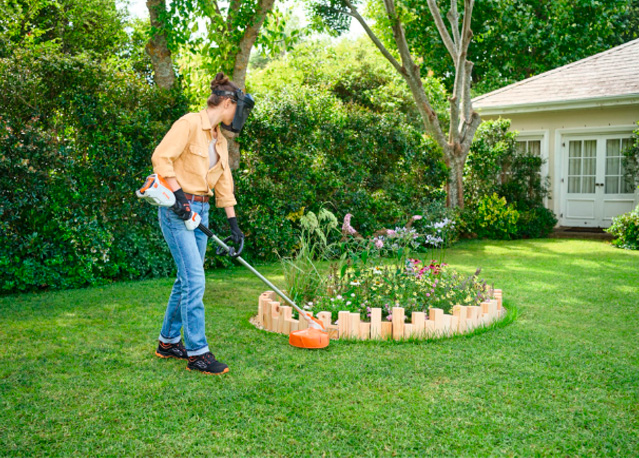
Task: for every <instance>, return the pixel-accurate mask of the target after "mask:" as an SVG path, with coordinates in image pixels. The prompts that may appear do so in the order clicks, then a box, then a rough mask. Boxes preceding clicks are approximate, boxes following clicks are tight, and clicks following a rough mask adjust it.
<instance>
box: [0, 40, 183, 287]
mask: <svg viewBox="0 0 639 458" xmlns="http://www.w3.org/2000/svg"><path fill="white" fill-rule="evenodd" d="M111 64H113V62H111V63H110V64H107V63H106V62H104V61H101V60H100V59H96V58H95V56H93V55H88V54H79V55H64V54H61V53H59V52H58V51H57V50H56V49H55V48H35V49H16V50H15V53H14V55H13V56H12V58H11V59H0V111H2V112H3V113H5V114H4V115H3V117H2V118H1V119H0V196H1V199H2V200H1V202H0V244H1V245H2V246H3V247H5V248H4V249H3V250H2V252H1V253H0V265H2V266H3V268H2V271H1V272H0V290H2V291H25V290H32V289H39V288H69V287H78V286H84V285H90V284H95V283H99V282H103V281H105V280H106V279H113V278H140V277H146V276H156V275H167V274H169V273H170V272H171V271H172V270H173V269H174V266H173V263H172V262H171V260H170V255H169V253H168V250H167V248H166V244H165V243H164V241H163V239H162V235H161V233H160V230H159V228H158V225H157V209H154V208H152V207H150V206H144V205H141V204H140V202H138V201H137V199H136V198H135V195H134V193H133V191H134V190H135V189H136V188H138V187H139V186H140V183H141V181H142V179H143V178H144V177H145V176H146V174H147V173H148V172H150V170H151V167H150V160H149V158H150V155H151V152H152V151H153V148H154V147H155V145H156V142H157V140H158V138H161V136H162V135H163V134H164V132H166V130H168V128H169V126H170V124H171V122H172V121H173V120H174V119H176V118H177V117H179V115H181V113H183V112H184V110H185V108H186V106H185V103H184V102H183V99H182V98H181V96H180V94H179V90H178V91H175V92H172V93H168V92H166V91H157V90H155V89H154V88H153V87H152V86H149V85H148V83H147V82H146V81H145V80H144V79H143V78H141V77H140V76H138V75H136V74H135V73H133V72H131V71H128V72H126V71H123V70H122V69H116V68H113V67H112V66H111ZM25 68H28V69H29V72H24V69H25Z"/></svg>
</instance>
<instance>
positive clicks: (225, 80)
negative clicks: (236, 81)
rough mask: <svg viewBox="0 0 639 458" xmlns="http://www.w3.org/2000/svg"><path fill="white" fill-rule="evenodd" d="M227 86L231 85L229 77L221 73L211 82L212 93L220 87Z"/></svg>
mask: <svg viewBox="0 0 639 458" xmlns="http://www.w3.org/2000/svg"><path fill="white" fill-rule="evenodd" d="M225 84H229V77H228V76H226V75H225V74H224V73H223V72H219V73H218V74H217V75H215V78H213V81H211V91H214V90H215V89H217V87H218V86H224V85H225Z"/></svg>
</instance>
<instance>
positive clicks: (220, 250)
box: [197, 224, 244, 258]
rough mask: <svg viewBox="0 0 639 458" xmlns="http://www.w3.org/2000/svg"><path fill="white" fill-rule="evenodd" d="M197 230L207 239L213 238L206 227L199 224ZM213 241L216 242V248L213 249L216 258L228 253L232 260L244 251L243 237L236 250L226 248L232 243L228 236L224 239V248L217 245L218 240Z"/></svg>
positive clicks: (229, 247) (231, 238) (230, 247)
mask: <svg viewBox="0 0 639 458" xmlns="http://www.w3.org/2000/svg"><path fill="white" fill-rule="evenodd" d="M197 228H198V229H199V230H201V231H202V232H203V233H204V235H206V236H207V237H208V238H210V239H211V238H213V232H211V231H210V230H209V228H208V227H206V226H205V225H204V224H200V225H199V226H198V227H197ZM215 240H216V241H217V242H218V247H217V248H216V249H215V254H217V255H218V256H221V255H223V254H226V253H228V254H229V256H231V257H232V258H237V257H238V256H239V255H240V254H241V253H242V250H243V249H244V237H242V240H241V241H240V246H239V247H238V248H237V249H235V247H232V246H228V243H229V242H231V241H233V237H231V236H230V235H229V236H228V237H227V238H225V239H224V246H222V245H220V244H219V243H220V242H219V240H220V239H218V238H217V237H215Z"/></svg>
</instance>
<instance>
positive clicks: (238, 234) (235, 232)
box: [229, 216, 244, 245]
mask: <svg viewBox="0 0 639 458" xmlns="http://www.w3.org/2000/svg"><path fill="white" fill-rule="evenodd" d="M229 224H230V225H231V240H233V243H234V244H236V245H239V244H240V242H241V241H242V239H244V234H242V231H241V230H240V228H239V227H238V225H237V218H236V217H235V216H233V217H231V218H229Z"/></svg>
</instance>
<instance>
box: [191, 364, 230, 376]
mask: <svg viewBox="0 0 639 458" xmlns="http://www.w3.org/2000/svg"><path fill="white" fill-rule="evenodd" d="M186 370H187V371H191V372H193V369H191V368H190V367H189V366H186ZM228 371H229V368H228V367H227V368H226V369H224V370H223V371H222V372H206V371H201V370H199V369H196V370H195V372H200V373H201V374H204V375H222V374H226V373H227V372H228Z"/></svg>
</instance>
